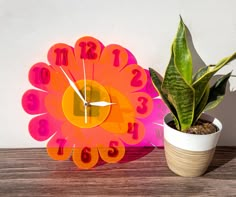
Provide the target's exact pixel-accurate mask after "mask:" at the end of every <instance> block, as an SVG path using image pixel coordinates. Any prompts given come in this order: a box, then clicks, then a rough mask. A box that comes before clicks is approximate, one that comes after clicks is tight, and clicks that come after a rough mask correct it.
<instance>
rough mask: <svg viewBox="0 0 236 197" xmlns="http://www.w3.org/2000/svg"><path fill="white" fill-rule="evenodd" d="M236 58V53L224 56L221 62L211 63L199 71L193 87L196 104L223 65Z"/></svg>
mask: <svg viewBox="0 0 236 197" xmlns="http://www.w3.org/2000/svg"><path fill="white" fill-rule="evenodd" d="M235 58H236V53H234V54H233V55H231V56H229V57H226V58H223V59H222V60H221V61H220V62H219V63H217V64H216V65H211V66H208V67H206V68H203V69H201V70H200V71H199V73H198V74H197V75H195V76H196V79H195V81H194V83H193V84H192V87H193V88H194V89H195V97H196V98H195V103H196V105H198V104H199V102H200V100H201V98H202V96H203V94H204V92H205V90H206V86H207V84H208V82H209V81H210V79H211V78H212V76H213V75H214V74H215V73H216V72H217V71H218V70H220V69H221V68H222V67H223V66H225V65H226V64H228V63H229V62H231V61H232V60H234V59H235Z"/></svg>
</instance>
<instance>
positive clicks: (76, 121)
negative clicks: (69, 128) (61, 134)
mask: <svg viewBox="0 0 236 197" xmlns="http://www.w3.org/2000/svg"><path fill="white" fill-rule="evenodd" d="M76 86H77V88H78V90H79V91H80V93H81V94H82V96H83V97H84V98H85V97H86V101H87V102H88V103H89V102H97V101H106V102H110V96H109V94H108V92H107V90H106V89H105V88H104V87H103V86H102V85H101V84H99V83H98V82H96V81H93V80H87V81H86V88H85V84H84V80H79V81H77V82H76ZM85 89H86V94H85ZM62 109H63V112H64V115H65V117H66V118H67V120H68V121H70V123H71V124H73V125H75V126H77V127H80V128H92V127H96V126H98V125H100V124H101V123H102V122H103V121H104V120H106V118H107V116H108V115H109V113H110V106H105V107H102V106H91V105H88V106H87V107H85V105H84V103H83V101H82V100H81V98H80V97H79V96H78V95H77V93H76V92H75V91H74V90H73V88H72V87H71V86H69V87H68V88H67V89H66V91H65V93H64V95H63V98H62ZM86 111H87V112H86Z"/></svg>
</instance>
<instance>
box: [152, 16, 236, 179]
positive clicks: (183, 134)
mask: <svg viewBox="0 0 236 197" xmlns="http://www.w3.org/2000/svg"><path fill="white" fill-rule="evenodd" d="M235 58H236V53H234V54H233V55H231V56H229V57H226V58H224V59H222V60H221V61H219V62H218V63H217V64H215V65H210V66H204V67H202V68H200V69H199V70H198V71H197V72H196V73H195V74H194V75H193V74H192V72H193V71H192V70H193V66H192V57H191V52H190V50H189V48H188V43H187V40H186V27H185V24H184V22H183V20H182V18H181V17H180V23H179V27H178V31H177V34H176V37H175V39H174V41H173V43H172V47H171V58H170V61H169V64H168V66H167V69H166V72H165V75H164V78H163V77H162V76H161V75H160V74H159V73H158V72H156V71H155V70H154V69H152V68H149V72H150V76H151V78H152V82H153V84H154V86H155V87H156V89H157V91H158V92H159V95H160V96H161V97H162V99H163V101H164V102H165V103H166V105H167V106H168V108H169V109H170V114H167V115H166V116H165V118H164V148H165V156H166V160H167V164H168V167H169V168H170V169H171V170H172V171H173V172H174V173H176V174H178V175H181V176H185V177H196V176H200V175H202V174H203V173H205V171H206V170H207V168H208V166H209V164H210V162H211V160H212V158H213V155H214V151H215V147H216V144H217V141H218V138H219V136H220V133H221V129H222V125H221V122H220V121H219V120H218V119H216V118H213V117H211V116H210V115H207V114H205V113H203V112H205V111H207V110H209V109H212V108H214V107H216V106H217V105H218V104H219V103H220V102H221V101H222V100H223V97H224V94H225V90H226V85H227V82H228V79H229V78H230V76H231V73H228V74H226V75H223V76H221V77H219V78H218V79H217V80H216V82H215V83H214V84H213V85H212V86H210V80H211V78H212V77H213V75H214V74H215V73H216V72H217V71H218V70H219V69H221V68H222V67H223V66H225V65H226V64H227V63H229V62H230V61H232V60H233V59H235Z"/></svg>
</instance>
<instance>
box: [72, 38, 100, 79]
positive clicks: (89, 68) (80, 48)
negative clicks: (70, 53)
mask: <svg viewBox="0 0 236 197" xmlns="http://www.w3.org/2000/svg"><path fill="white" fill-rule="evenodd" d="M103 48H104V46H103V44H102V43H101V42H100V41H99V40H97V39H95V38H93V37H90V36H85V37H82V38H80V39H79V40H77V42H76V44H75V56H76V62H77V67H78V69H79V72H80V75H81V74H82V75H81V77H80V78H79V79H84V76H83V69H84V66H85V71H86V79H91V80H94V67H95V65H96V64H97V62H98V61H99V59H100V55H101V52H102V50H103Z"/></svg>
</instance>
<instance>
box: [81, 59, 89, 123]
mask: <svg viewBox="0 0 236 197" xmlns="http://www.w3.org/2000/svg"><path fill="white" fill-rule="evenodd" d="M82 62H83V70H84V100H85V101H87V93H86V92H87V91H86V87H87V82H86V71H85V64H84V59H82ZM84 122H85V124H86V123H87V122H88V112H87V105H84Z"/></svg>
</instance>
